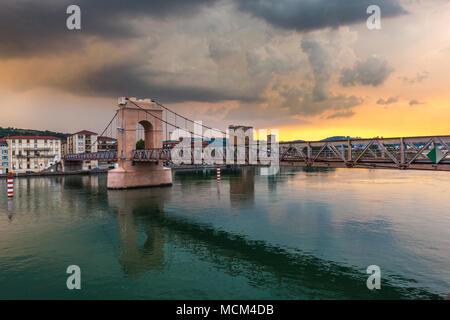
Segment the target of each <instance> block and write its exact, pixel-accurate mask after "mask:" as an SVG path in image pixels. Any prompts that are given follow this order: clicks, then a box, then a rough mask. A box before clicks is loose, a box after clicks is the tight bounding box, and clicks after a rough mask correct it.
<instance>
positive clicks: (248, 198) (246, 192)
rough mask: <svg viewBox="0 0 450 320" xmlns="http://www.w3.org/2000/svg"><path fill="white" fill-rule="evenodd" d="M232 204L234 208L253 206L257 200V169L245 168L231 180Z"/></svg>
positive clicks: (231, 177) (232, 176)
mask: <svg viewBox="0 0 450 320" xmlns="http://www.w3.org/2000/svg"><path fill="white" fill-rule="evenodd" d="M229 184H230V204H231V206H232V207H233V208H239V207H241V206H243V205H249V204H250V205H251V204H253V203H254V199H255V168H252V167H243V168H242V169H241V170H239V171H238V173H234V174H233V175H231V176H230V178H229Z"/></svg>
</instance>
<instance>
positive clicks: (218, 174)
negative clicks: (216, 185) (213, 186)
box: [217, 164, 220, 181]
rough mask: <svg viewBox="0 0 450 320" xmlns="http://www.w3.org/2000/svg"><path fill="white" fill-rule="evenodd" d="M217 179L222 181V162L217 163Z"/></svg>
mask: <svg viewBox="0 0 450 320" xmlns="http://www.w3.org/2000/svg"><path fill="white" fill-rule="evenodd" d="M217 181H220V164H218V165H217Z"/></svg>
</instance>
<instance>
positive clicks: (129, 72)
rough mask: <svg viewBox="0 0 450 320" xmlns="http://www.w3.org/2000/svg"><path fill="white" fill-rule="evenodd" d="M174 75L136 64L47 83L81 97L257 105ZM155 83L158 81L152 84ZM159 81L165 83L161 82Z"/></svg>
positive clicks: (236, 94)
mask: <svg viewBox="0 0 450 320" xmlns="http://www.w3.org/2000/svg"><path fill="white" fill-rule="evenodd" d="M177 77H178V75H177V74H170V73H168V72H160V71H159V72H156V71H151V70H143V69H142V67H141V63H140V62H139V61H130V62H124V63H118V64H115V65H106V66H104V67H102V68H100V69H98V70H96V71H91V72H86V73H84V74H83V75H82V76H81V77H76V78H74V79H70V80H67V81H64V82H52V83H48V85H49V86H51V87H59V88H61V89H63V90H66V91H70V92H72V93H76V94H80V95H84V96H127V97H139V98H143V97H145V98H152V99H155V100H159V101H164V102H165V103H175V102H182V101H199V102H217V101H223V100H240V101H243V102H256V101H258V99H257V98H255V97H254V96H251V95H243V94H240V93H239V92H234V91H230V90H226V89H224V88H214V87H211V88H208V87H205V86H196V85H195V84H192V85H189V84H185V83H183V82H177V81H176V78H177ZM155 79H157V80H158V81H155ZM161 79H165V80H164V81H161Z"/></svg>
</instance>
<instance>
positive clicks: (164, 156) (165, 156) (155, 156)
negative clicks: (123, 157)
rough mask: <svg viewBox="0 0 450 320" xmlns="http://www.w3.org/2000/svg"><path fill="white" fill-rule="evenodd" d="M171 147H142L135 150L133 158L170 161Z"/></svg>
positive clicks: (149, 160)
mask: <svg viewBox="0 0 450 320" xmlns="http://www.w3.org/2000/svg"><path fill="white" fill-rule="evenodd" d="M170 159H171V157H170V149H159V148H153V149H142V150H133V153H132V160H133V161H135V162H158V161H170Z"/></svg>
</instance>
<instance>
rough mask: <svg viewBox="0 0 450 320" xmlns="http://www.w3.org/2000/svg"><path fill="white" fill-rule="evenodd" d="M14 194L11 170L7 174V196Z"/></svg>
mask: <svg viewBox="0 0 450 320" xmlns="http://www.w3.org/2000/svg"><path fill="white" fill-rule="evenodd" d="M13 195H14V180H13V175H12V172H10V173H9V174H8V197H12V196H13Z"/></svg>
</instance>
